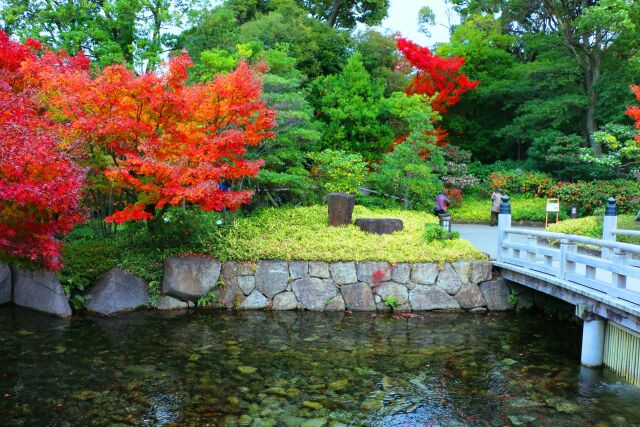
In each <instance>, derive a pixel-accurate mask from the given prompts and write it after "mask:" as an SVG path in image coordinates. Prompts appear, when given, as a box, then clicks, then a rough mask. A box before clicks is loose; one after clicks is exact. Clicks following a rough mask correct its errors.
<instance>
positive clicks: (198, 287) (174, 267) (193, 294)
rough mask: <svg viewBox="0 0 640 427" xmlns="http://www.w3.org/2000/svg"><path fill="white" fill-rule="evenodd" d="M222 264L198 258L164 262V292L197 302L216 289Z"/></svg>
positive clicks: (173, 258)
mask: <svg viewBox="0 0 640 427" xmlns="http://www.w3.org/2000/svg"><path fill="white" fill-rule="evenodd" d="M220 267H221V266H220V262H219V261H216V260H213V259H210V258H205V257H198V256H180V257H168V258H166V259H165V260H164V279H163V280H162V292H163V293H164V294H166V295H170V296H173V297H176V298H178V299H181V300H184V301H197V300H198V299H199V298H200V297H201V296H204V295H206V294H207V293H208V292H209V291H210V290H212V289H214V288H215V287H216V285H217V283H218V279H219V278H220Z"/></svg>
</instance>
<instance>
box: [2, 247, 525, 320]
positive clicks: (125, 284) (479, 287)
mask: <svg viewBox="0 0 640 427" xmlns="http://www.w3.org/2000/svg"><path fill="white" fill-rule="evenodd" d="M2 267H3V266H2V265H0V297H2V299H0V304H1V303H3V302H6V301H8V295H12V296H13V298H12V299H13V302H14V303H16V304H17V305H21V306H24V307H27V308H32V309H35V310H38V311H44V312H46V313H48V314H53V315H58V316H67V315H70V314H71V310H70V308H69V307H68V302H67V301H66V299H65V298H64V294H63V293H62V292H61V291H62V287H61V286H60V283H59V282H58V280H57V279H56V278H55V276H54V275H53V274H50V273H49V274H46V275H40V274H31V273H29V274H26V273H22V272H20V271H19V270H16V269H14V270H13V271H11V272H9V269H8V268H2ZM9 276H13V277H9ZM45 278H46V280H45ZM11 279H13V280H11ZM8 283H12V289H11V288H10V287H11V284H8ZM26 290H28V292H27V293H28V295H27V294H25V291H26ZM52 291H55V292H54V293H55V294H56V295H55V296H56V304H57V305H60V304H61V303H64V304H62V305H64V306H65V307H62V308H61V307H57V308H56V310H49V311H47V310H46V308H47V307H46V304H42V301H44V300H46V299H48V298H50V297H51V295H52ZM40 293H41V294H42V295H40ZM23 294H24V295H23ZM60 294H62V298H61V295H60ZM88 294H89V296H91V299H89V301H88V303H87V304H86V307H87V309H88V310H89V312H90V313H93V314H100V315H114V314H118V313H122V312H126V311H131V310H133V309H137V308H144V307H147V306H148V294H147V289H146V283H145V282H144V281H143V280H142V279H140V278H138V277H136V276H133V275H132V274H130V273H127V272H124V271H121V270H118V269H113V270H110V271H109V272H107V273H106V274H105V275H104V276H103V277H102V278H101V279H100V280H99V281H98V283H96V285H94V286H93V287H92V288H91V289H90V290H89V292H88ZM212 294H215V295H216V297H215V300H214V302H213V304H212V307H220V308H227V309H238V310H262V309H268V310H316V311H342V310H353V311H376V310H379V311H382V310H390V307H388V305H387V304H385V301H387V302H389V301H393V302H394V303H395V305H396V307H395V309H396V310H402V311H409V310H411V311H423V310H468V311H472V312H484V311H487V310H491V311H494V310H509V309H511V308H512V306H511V304H510V303H509V296H510V294H511V289H510V287H509V286H508V285H507V284H506V283H505V282H504V281H503V280H502V279H497V280H492V266H491V263H489V262H488V261H457V262H453V263H445V264H444V265H441V266H440V265H438V264H435V263H400V264H396V265H392V264H389V263H387V262H374V261H359V262H333V263H327V262H321V261H277V260H273V261H267V260H265V261H258V262H254V261H241V262H240V261H228V262H220V261H217V260H214V259H210V258H206V257H199V256H181V257H169V258H167V259H166V260H165V263H164V279H163V283H162V296H161V298H160V301H159V303H158V305H157V309H159V310H175V309H188V308H193V307H194V306H195V303H196V302H197V301H198V300H199V299H200V298H201V297H203V296H205V295H212ZM16 295H18V296H20V295H23V296H22V297H21V298H20V299H19V300H17V299H16ZM62 300H64V301H62ZM30 302H34V303H33V304H31V303H30Z"/></svg>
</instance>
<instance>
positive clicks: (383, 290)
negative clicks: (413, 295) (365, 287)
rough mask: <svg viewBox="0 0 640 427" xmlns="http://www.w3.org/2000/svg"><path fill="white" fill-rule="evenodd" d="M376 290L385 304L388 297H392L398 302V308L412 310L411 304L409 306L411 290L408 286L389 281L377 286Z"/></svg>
mask: <svg viewBox="0 0 640 427" xmlns="http://www.w3.org/2000/svg"><path fill="white" fill-rule="evenodd" d="M374 290H375V293H376V295H378V296H379V297H380V301H381V302H382V303H383V304H384V301H385V299H386V298H389V297H392V298H393V299H394V300H395V303H396V304H397V306H396V307H395V308H396V309H397V310H411V306H409V291H408V290H407V287H406V286H403V285H401V284H399V283H394V282H387V283H383V284H381V285H378V286H376V287H375V288H374Z"/></svg>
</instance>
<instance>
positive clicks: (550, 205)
mask: <svg viewBox="0 0 640 427" xmlns="http://www.w3.org/2000/svg"><path fill="white" fill-rule="evenodd" d="M554 213H555V214H556V222H558V220H559V219H560V199H547V215H546V217H545V221H544V226H545V227H547V226H548V225H549V214H554Z"/></svg>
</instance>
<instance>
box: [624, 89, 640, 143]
mask: <svg viewBox="0 0 640 427" xmlns="http://www.w3.org/2000/svg"><path fill="white" fill-rule="evenodd" d="M631 91H632V92H633V94H634V95H635V96H636V99H637V100H638V101H640V86H635V85H634V86H631ZM627 115H628V116H629V117H631V118H632V119H633V121H634V122H636V123H635V126H636V129H639V130H640V107H638V106H637V105H634V106H632V107H628V108H627ZM635 139H636V141H637V142H638V144H640V135H636V137H635Z"/></svg>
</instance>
